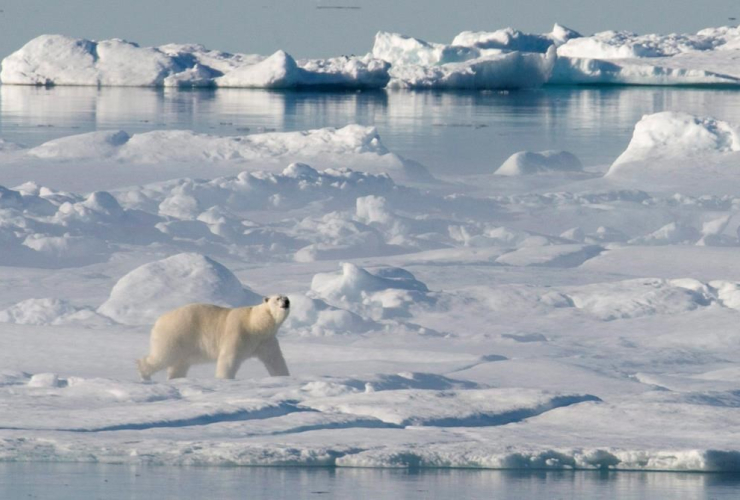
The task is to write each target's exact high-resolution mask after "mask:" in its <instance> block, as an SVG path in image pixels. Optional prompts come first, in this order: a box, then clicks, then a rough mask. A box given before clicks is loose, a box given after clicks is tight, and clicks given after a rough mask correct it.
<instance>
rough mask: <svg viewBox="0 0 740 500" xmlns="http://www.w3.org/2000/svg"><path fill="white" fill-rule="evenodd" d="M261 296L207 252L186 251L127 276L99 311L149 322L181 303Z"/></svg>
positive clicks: (248, 301) (232, 302)
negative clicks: (204, 254) (207, 255)
mask: <svg viewBox="0 0 740 500" xmlns="http://www.w3.org/2000/svg"><path fill="white" fill-rule="evenodd" d="M173 290H177V294H172V291H173ZM260 300H261V296H259V295H257V294H256V293H254V292H252V291H251V290H249V289H248V288H245V287H244V286H243V285H242V284H241V283H240V282H239V279H238V278H237V277H236V276H234V275H233V274H232V273H231V271H229V270H228V269H226V268H225V267H224V266H223V265H221V264H219V263H218V262H216V261H214V260H213V259H210V258H208V257H205V256H203V255H199V254H188V253H182V254H177V255H173V256H172V257H168V258H166V259H163V260H159V261H156V262H150V263H149V264H145V265H143V266H141V267H137V268H136V269H134V270H133V271H131V272H130V273H128V274H126V275H125V276H123V277H122V278H121V279H120V280H118V282H117V283H116V284H115V286H114V287H113V289H112V290H111V292H110V297H109V298H108V300H106V301H105V302H103V304H102V305H101V306H100V307H99V308H98V313H100V314H102V315H104V316H108V317H110V318H112V319H114V320H115V321H117V322H119V323H123V324H125V325H148V324H152V323H153V322H154V321H155V320H156V319H157V318H158V317H159V316H160V315H161V314H163V313H165V312H167V311H169V310H171V309H174V308H176V307H178V306H179V305H184V304H190V303H193V302H202V303H208V304H217V305H221V306H227V307H239V306H246V305H254V304H258V303H260Z"/></svg>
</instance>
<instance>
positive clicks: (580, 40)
mask: <svg viewBox="0 0 740 500" xmlns="http://www.w3.org/2000/svg"><path fill="white" fill-rule="evenodd" d="M739 39H740V30H738V28H710V29H707V30H702V31H700V32H699V33H697V34H695V35H686V34H670V35H657V34H648V35H638V34H636V33H632V32H629V31H603V32H601V33H596V34H594V35H591V36H584V37H577V38H576V37H573V38H572V39H570V40H568V41H567V42H566V43H564V44H563V45H561V46H560V47H558V55H559V56H564V57H579V58H591V59H625V58H638V57H667V56H675V55H678V54H682V53H687V52H697V51H711V50H716V49H719V48H721V47H723V46H724V45H726V44H734V43H736V42H737V40H739Z"/></svg>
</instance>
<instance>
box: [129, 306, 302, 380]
mask: <svg viewBox="0 0 740 500" xmlns="http://www.w3.org/2000/svg"><path fill="white" fill-rule="evenodd" d="M289 312H290V300H288V297H286V296H284V295H273V296H271V297H265V299H264V301H263V302H262V303H261V304H259V305H256V306H250V307H237V308H233V309H231V308H227V307H219V306H215V305H211V304H189V305H186V306H183V307H180V308H178V309H174V310H172V311H170V312H167V313H165V314H163V315H162V316H160V317H159V319H157V321H156V323H154V326H153V327H152V333H151V338H150V350H149V355H148V356H145V357H143V358H141V359H139V360H137V362H136V363H137V366H138V368H139V374H140V375H141V378H142V380H151V376H152V375H153V374H154V373H156V372H158V371H160V370H162V369H164V368H165V367H166V368H167V378H168V379H173V378H179V377H184V376H186V375H187V373H188V369H189V368H190V365H192V364H196V363H207V362H209V361H214V360H215V361H216V377H218V378H227V379H232V378H234V376H235V375H236V372H237V370H239V366H240V365H241V364H242V362H243V361H244V360H246V359H247V358H251V357H253V356H256V357H257V358H258V359H259V360H260V361H262V363H264V365H265V367H266V368H267V371H268V372H269V374H270V375H271V376H282V375H289V373H288V367H287V365H286V364H285V359H284V358H283V353H282V352H281V350H280V344H278V340H277V337H276V335H277V332H278V328H280V325H282V324H283V321H285V319H286V318H287V317H288V313H289Z"/></svg>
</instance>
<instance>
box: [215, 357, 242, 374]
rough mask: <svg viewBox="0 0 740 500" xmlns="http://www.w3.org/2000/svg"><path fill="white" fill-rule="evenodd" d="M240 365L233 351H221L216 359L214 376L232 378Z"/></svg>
mask: <svg viewBox="0 0 740 500" xmlns="http://www.w3.org/2000/svg"><path fill="white" fill-rule="evenodd" d="M239 366H241V360H239V359H238V358H237V357H236V353H235V352H227V351H225V350H224V351H221V354H219V355H218V360H217V361H216V378H226V379H233V378H234V377H236V372H237V371H238V370H239Z"/></svg>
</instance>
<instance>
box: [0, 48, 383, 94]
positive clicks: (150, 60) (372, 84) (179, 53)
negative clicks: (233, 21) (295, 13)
mask: <svg viewBox="0 0 740 500" xmlns="http://www.w3.org/2000/svg"><path fill="white" fill-rule="evenodd" d="M388 69H389V65H388V64H387V63H385V62H383V61H379V60H376V59H373V58H372V57H369V56H365V57H362V58H358V57H337V58H332V59H316V60H314V59H308V60H304V61H296V60H295V59H293V57H291V56H290V55H289V54H287V53H285V52H283V51H282V50H279V51H277V52H275V53H274V54H272V55H271V56H269V57H263V56H259V55H248V54H229V53H226V52H219V51H213V50H208V49H206V48H205V47H203V46H202V45H195V44H190V45H178V44H168V45H163V46H161V47H140V46H139V45H137V44H136V43H132V42H128V41H125V40H120V39H112V40H103V41H99V42H98V41H93V40H86V39H79V38H72V37H68V36H63V35H42V36H39V37H37V38H35V39H33V40H31V41H30V42H28V43H27V44H26V45H24V46H23V47H22V48H21V49H19V50H18V51H16V52H14V53H13V54H11V55H9V56H8V57H6V58H5V59H4V60H3V63H2V71H1V72H0V81H2V83H4V84H15V85H91V86H129V87H217V86H221V87H248V88H249V87H252V88H295V87H340V88H343V87H349V88H382V87H384V86H385V85H386V84H387V83H388V80H389V78H390V77H389V76H388Z"/></svg>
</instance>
